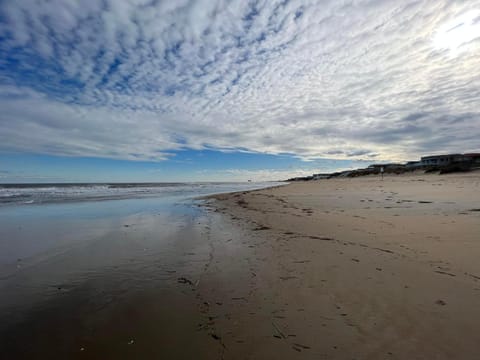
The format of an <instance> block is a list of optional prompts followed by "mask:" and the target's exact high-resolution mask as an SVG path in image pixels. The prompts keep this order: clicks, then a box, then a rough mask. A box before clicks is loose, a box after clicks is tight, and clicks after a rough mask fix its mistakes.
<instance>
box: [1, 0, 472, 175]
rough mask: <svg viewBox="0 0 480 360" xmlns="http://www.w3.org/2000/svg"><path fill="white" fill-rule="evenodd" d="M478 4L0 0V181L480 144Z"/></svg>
mask: <svg viewBox="0 0 480 360" xmlns="http://www.w3.org/2000/svg"><path fill="white" fill-rule="evenodd" d="M479 104H480V0H470V1H449V0H402V1H398V0H370V1H362V0H352V1H346V0H345V1H343V0H317V1H313V0H290V1H289V0H283V1H274V0H268V1H247V0H238V1H237V0H233V1H227V0H199V1H193V0H191V1H186V0H176V1H163V0H157V1H155V0H154V1H152V0H148V1H147V0H128V1H127V0H102V1H100V0H81V1H80V0H78V1H75V0H50V1H48V0H15V1H10V0H0V182H2V181H3V182H5V181H14V180H15V179H18V180H19V181H20V180H21V179H23V180H26V179H27V180H28V179H30V180H32V181H33V180H35V179H36V180H35V181H40V180H41V179H50V180H58V181H61V180H64V181H88V180H92V181H95V180H108V181H112V180H119V181H121V180H128V181H130V180H132V181H134V180H138V181H143V180H148V181H153V180H158V181H162V180H166V181H171V180H215V179H217V178H219V179H222V180H225V179H233V180H236V179H239V180H244V179H247V178H253V179H268V178H274V179H277V178H279V177H280V178H283V177H287V176H290V175H298V174H304V173H310V172H320V171H332V170H335V169H342V168H349V167H357V166H363V165H365V164H368V163H372V162H376V161H403V160H411V159H417V158H418V157H419V156H421V155H425V154H432V153H443V152H463V151H479V150H480V140H479V139H480V107H479Z"/></svg>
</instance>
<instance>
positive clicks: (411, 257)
mask: <svg viewBox="0 0 480 360" xmlns="http://www.w3.org/2000/svg"><path fill="white" fill-rule="evenodd" d="M479 175H480V174H479V173H478V172H477V173H470V174H462V175H447V176H438V175H423V174H419V175H405V176H404V175H402V176H385V179H384V180H383V181H382V180H381V179H380V177H360V178H354V179H350V178H345V179H334V180H320V181H312V182H299V183H292V184H290V185H288V186H285V187H279V188H274V189H268V190H260V191H253V192H246V193H237V194H227V195H222V196H215V197H214V199H212V200H211V205H212V206H213V207H214V208H215V210H214V211H219V212H221V213H223V214H225V215H226V216H229V217H230V218H231V219H232V220H231V221H233V222H234V223H237V224H238V225H239V226H240V227H241V228H242V229H245V230H247V229H248V232H249V233H250V234H251V236H248V237H245V238H244V240H243V243H242V244H238V246H240V247H242V251H246V252H247V254H245V255H243V259H242V258H239V257H238V256H229V254H228V252H227V251H224V253H223V255H222V254H220V253H219V254H218V255H217V258H218V262H219V263H218V264H217V265H216V269H215V270H213V269H212V271H211V275H210V276H211V279H212V280H211V281H212V283H211V284H204V287H205V288H204V289H203V291H204V292H205V293H206V294H211V297H210V298H208V301H209V302H211V303H212V304H215V301H218V299H222V301H224V299H225V298H227V306H225V304H224V305H223V306H222V307H220V306H214V307H213V309H212V311H211V314H212V316H213V317H214V318H215V326H216V331H217V332H218V334H219V336H220V335H221V336H222V343H223V344H224V345H225V358H231V359H245V358H252V359H254V358H255V359H296V358H298V359H301V358H309V359H321V358H325V359H476V358H478V354H479V353H480V345H479V344H480V335H479V334H480V331H479V330H480V322H479V319H480V307H479V306H478V305H479V303H480V263H479V262H478V253H479V250H480V211H479V210H480V209H479V207H480V206H479V205H480V192H479V186H480V185H479V184H480V176H479ZM225 241H229V240H228V239H226V240H225ZM219 246H220V245H219ZM224 246H227V245H224ZM232 267H233V268H234V269H235V270H229V269H232ZM231 271H233V273H231ZM233 278H235V279H236V280H235V281H234V280H233ZM219 289H221V292H220V290H219ZM219 292H220V293H219ZM224 293H227V294H228V295H222V294H224ZM226 308H227V309H226Z"/></svg>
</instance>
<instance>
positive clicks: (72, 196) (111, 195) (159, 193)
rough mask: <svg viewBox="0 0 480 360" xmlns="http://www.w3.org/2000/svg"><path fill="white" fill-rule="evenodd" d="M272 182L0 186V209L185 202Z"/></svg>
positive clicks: (258, 186) (269, 184) (257, 187)
mask: <svg viewBox="0 0 480 360" xmlns="http://www.w3.org/2000/svg"><path fill="white" fill-rule="evenodd" d="M277 184H279V183H273V182H255V183H253V182H248V183H240V182H239V183H232V182H225V183H221V182H201V183H71V184H69V183H59V184H55V183H52V184H45V183H42V184H0V206H2V205H29V204H49V203H62V202H78V201H102V200H122V199H131V198H148V197H157V198H178V199H182V198H183V199H185V198H191V197H195V196H202V195H208V194H215V193H222V192H232V191H242V190H252V189H260V188H264V187H269V186H274V185H277Z"/></svg>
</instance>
